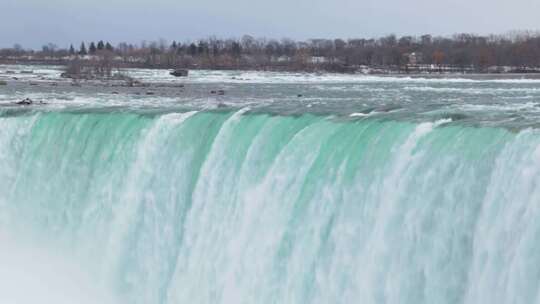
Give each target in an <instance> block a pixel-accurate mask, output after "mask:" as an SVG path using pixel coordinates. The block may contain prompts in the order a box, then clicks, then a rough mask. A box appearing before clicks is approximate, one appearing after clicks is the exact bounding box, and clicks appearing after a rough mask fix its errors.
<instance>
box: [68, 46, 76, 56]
mask: <svg viewBox="0 0 540 304" xmlns="http://www.w3.org/2000/svg"><path fill="white" fill-rule="evenodd" d="M69 54H70V55H72V56H73V55H75V48H74V47H73V44H71V45H70V46H69Z"/></svg>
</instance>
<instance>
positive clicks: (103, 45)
mask: <svg viewBox="0 0 540 304" xmlns="http://www.w3.org/2000/svg"><path fill="white" fill-rule="evenodd" d="M97 49H98V50H99V51H103V50H104V49H105V43H103V40H100V41H99V42H98V44H97Z"/></svg>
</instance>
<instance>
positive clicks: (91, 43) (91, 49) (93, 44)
mask: <svg viewBox="0 0 540 304" xmlns="http://www.w3.org/2000/svg"><path fill="white" fill-rule="evenodd" d="M88 51H89V52H90V55H94V54H95V53H96V51H97V48H96V44H95V43H94V42H90V47H89V48H88Z"/></svg>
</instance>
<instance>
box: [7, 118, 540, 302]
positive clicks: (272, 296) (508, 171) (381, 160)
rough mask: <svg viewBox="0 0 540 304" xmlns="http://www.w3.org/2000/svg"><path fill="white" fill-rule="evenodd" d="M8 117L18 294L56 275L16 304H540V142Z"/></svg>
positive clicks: (380, 123) (417, 127) (512, 133)
mask: <svg viewBox="0 0 540 304" xmlns="http://www.w3.org/2000/svg"><path fill="white" fill-rule="evenodd" d="M3 113H4V114H3V115H1V116H0V210H1V213H0V229H1V230H0V232H1V233H0V237H2V235H4V237H3V239H4V240H5V242H3V244H4V245H3V248H4V249H6V250H5V251H4V253H3V254H0V260H1V261H2V262H0V263H3V266H4V267H5V268H3V269H8V270H9V271H7V272H6V271H4V274H1V273H0V283H2V284H4V285H5V283H6V282H7V283H9V282H12V281H13V278H11V277H10V275H12V274H13V273H26V274H28V277H31V278H39V280H37V281H35V280H33V279H29V278H28V277H23V278H19V277H17V279H16V280H15V281H14V282H20V283H19V284H17V285H16V286H18V288H19V289H22V291H20V292H19V291H17V290H8V289H5V290H4V291H3V292H4V295H5V294H7V295H10V294H12V296H13V298H16V297H17V296H20V294H25V292H26V293H31V291H32V290H34V291H35V290H38V291H39V290H40V289H39V287H41V286H42V285H43V284H44V283H43V282H48V284H49V285H47V286H49V288H48V289H46V290H45V291H43V293H44V294H45V298H42V300H40V301H39V303H73V302H82V301H87V302H88V303H105V302H106V301H110V303H141V304H142V303H160V304H161V303H163V304H165V303H170V304H172V303H471V304H472V303H537V302H540V299H539V297H538V291H539V285H540V254H539V248H540V247H539V246H540V224H539V223H538V218H539V216H540V187H539V186H538V185H539V183H540V134H539V131H538V130H537V129H533V128H519V129H512V128H503V127H492V126H475V125H470V124H460V123H454V122H451V120H449V119H448V118H444V117H442V118H441V119H431V120H418V119H411V120H407V119H387V118H381V119H377V118H370V117H368V118H362V119H343V118H342V117H339V116H335V115H314V114H309V113H304V114H295V115H274V114H267V113H264V111H250V110H249V109H247V108H240V109H234V110H223V111H214V110H204V109H196V110H193V111H168V112H164V113H159V112H156V113H154V112H140V111H120V110H107V111H71V112H70V111H26V112H20V113H19V112H17V113H11V112H7V111H4V112H3ZM3 239H2V238H0V240H3ZM6 251H7V252H9V254H6V253H5V252H6ZM29 252H30V253H29ZM47 257H53V258H47ZM49 263H52V264H51V265H54V267H52V266H51V268H52V269H42V266H43V265H44V264H45V265H49ZM0 265H2V264H0ZM6 267H7V268H6ZM74 269H75V270H74ZM0 272H1V270H0ZM51 273H53V274H55V275H54V276H51ZM83 277H84V278H83ZM17 280H19V281H17ZM25 284H26V286H23V285H25ZM7 286H9V284H8V285H7ZM81 286H85V287H84V288H83V287H81ZM88 286H92V287H91V288H90V287H88ZM56 289H59V290H56ZM79 289H80V290H79ZM6 291H7V293H5V292H6ZM10 292H11V293H10ZM51 295H61V296H65V297H64V298H62V299H60V300H56V301H51V300H50V298H48V297H50V296H51ZM61 296H59V297H60V298H61ZM1 297H2V296H1V295H0V298H1ZM105 298H107V300H103V299H105ZM8 300H9V299H8ZM34 300H35V299H34ZM87 302H84V303H87ZM7 303H10V302H9V301H7ZM13 303H37V302H36V301H32V299H31V300H28V302H13Z"/></svg>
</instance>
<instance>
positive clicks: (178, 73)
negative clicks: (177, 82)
mask: <svg viewBox="0 0 540 304" xmlns="http://www.w3.org/2000/svg"><path fill="white" fill-rule="evenodd" d="M170 74H171V75H172V76H175V77H187V76H188V74H189V70H186V69H177V70H174V71H172V72H171V73H170Z"/></svg>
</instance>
